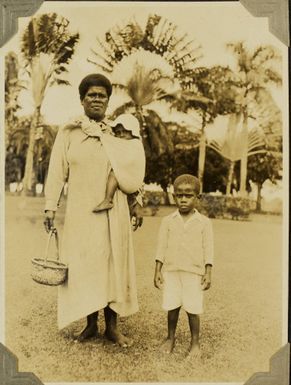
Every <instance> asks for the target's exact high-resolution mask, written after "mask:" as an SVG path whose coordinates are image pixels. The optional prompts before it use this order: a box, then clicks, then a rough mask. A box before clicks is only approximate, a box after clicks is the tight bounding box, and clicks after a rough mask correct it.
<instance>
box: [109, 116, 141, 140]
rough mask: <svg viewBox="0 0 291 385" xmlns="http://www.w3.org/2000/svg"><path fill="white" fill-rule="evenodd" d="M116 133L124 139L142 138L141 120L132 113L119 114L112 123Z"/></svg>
mask: <svg viewBox="0 0 291 385" xmlns="http://www.w3.org/2000/svg"><path fill="white" fill-rule="evenodd" d="M112 127H113V131H114V134H115V135H116V136H117V137H119V138H124V139H133V138H137V139H140V132H139V129H140V128H139V121H138V120H137V119H136V118H135V117H134V116H133V115H132V114H122V115H119V116H118V117H117V118H116V119H115V120H114V122H113V123H112Z"/></svg>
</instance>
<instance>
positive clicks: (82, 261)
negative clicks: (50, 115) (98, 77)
mask: <svg viewBox="0 0 291 385" xmlns="http://www.w3.org/2000/svg"><path fill="white" fill-rule="evenodd" d="M110 170H111V164H110V161H109V159H108V156H107V154H106V152H105V149H104V146H103V145H102V143H101V141H100V140H99V138H98V137H97V136H94V135H93V136H91V135H90V133H89V134H88V133H86V131H85V132H84V130H82V129H81V127H77V128H73V129H72V128H66V126H65V127H64V128H61V129H60V130H59V132H58V134H57V137H56V140H55V143H54V146H53V149H52V153H51V159H50V165H49V171H48V177H47V182H46V189H45V195H46V204H45V209H46V210H56V209H57V205H58V201H59V199H60V195H61V193H62V189H63V186H64V183H65V181H66V180H68V197H67V207H66V214H65V223H64V229H63V236H62V245H61V257H62V260H63V261H65V262H67V263H68V265H69V273H68V280H67V281H66V283H65V284H63V285H61V286H59V289H58V326H59V329H62V328H64V327H65V326H67V325H69V324H70V323H71V322H73V321H76V320H78V319H80V318H83V317H85V316H87V315H88V314H90V313H92V312H95V311H98V310H100V309H102V308H104V307H106V306H107V305H108V304H109V306H110V307H111V308H112V309H113V310H114V311H116V312H117V313H118V314H120V315H121V316H127V315H130V314H133V313H134V312H136V311H137V310H138V303H137V294H136V282H135V266H134V254H133V246H132V229H131V225H130V217H129V210H128V204H127V197H126V195H125V194H124V193H123V192H122V191H120V190H117V192H116V193H115V196H114V207H113V208H112V209H111V210H109V211H108V212H107V211H103V212H99V213H93V212H92V209H93V208H94V207H96V205H97V204H99V203H100V202H101V201H102V200H103V199H104V197H105V189H106V183H107V178H108V174H109V172H110ZM141 173H144V170H142V169H141Z"/></svg>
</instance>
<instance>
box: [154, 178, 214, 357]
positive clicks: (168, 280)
mask: <svg viewBox="0 0 291 385" xmlns="http://www.w3.org/2000/svg"><path fill="white" fill-rule="evenodd" d="M199 191H200V183H199V180H198V179H197V178H196V177H194V176H193V175H189V174H183V175H180V176H179V177H178V178H176V180H175V181H174V198H175V202H176V205H177V207H178V210H176V211H175V212H174V213H172V214H170V215H168V216H166V217H165V218H164V219H163V220H162V223H161V227H160V232H159V239H158V248H157V255H156V269H155V276H154V284H155V287H157V288H159V289H160V288H163V305H162V307H163V309H164V310H167V311H168V337H167V339H166V341H165V343H164V344H163V348H164V351H165V352H166V353H171V352H172V351H173V349H174V345H175V332H176V327H177V323H178V318H179V311H180V309H181V307H183V308H184V310H185V311H186V313H187V315H188V321H189V327H190V333H191V343H190V347H189V356H190V357H192V358H196V357H199V356H200V345H199V331H200V319H199V314H201V313H202V312H203V290H208V289H209V288H210V285H211V268H212V264H213V235H212V225H211V222H210V220H209V219H208V218H207V217H205V216H204V215H202V214H200V213H199V212H198V211H197V209H196V207H197V200H198V199H199ZM162 267H163V273H162Z"/></svg>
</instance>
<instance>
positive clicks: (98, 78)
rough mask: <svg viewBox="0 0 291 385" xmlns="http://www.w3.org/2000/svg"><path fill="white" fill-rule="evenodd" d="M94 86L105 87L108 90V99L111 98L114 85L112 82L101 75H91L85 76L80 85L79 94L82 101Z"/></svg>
mask: <svg viewBox="0 0 291 385" xmlns="http://www.w3.org/2000/svg"><path fill="white" fill-rule="evenodd" d="M93 86H97V87H104V88H105V89H106V92H107V96H108V98H110V96H111V94H112V84H111V82H110V80H109V79H107V77H106V76H104V75H101V74H90V75H87V76H85V77H84V79H83V80H82V81H81V83H80V85H79V94H80V99H81V100H83V99H84V97H85V95H86V93H87V91H88V89H89V88H90V87H93Z"/></svg>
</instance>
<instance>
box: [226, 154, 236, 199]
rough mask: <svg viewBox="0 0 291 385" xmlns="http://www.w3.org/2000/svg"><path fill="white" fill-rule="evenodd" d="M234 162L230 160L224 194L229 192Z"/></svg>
mask: <svg viewBox="0 0 291 385" xmlns="http://www.w3.org/2000/svg"><path fill="white" fill-rule="evenodd" d="M234 164H235V162H234V161H233V160H231V161H230V166H229V170H228V178H227V185H226V195H230V194H231V185H232V180H233V171H234Z"/></svg>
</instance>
